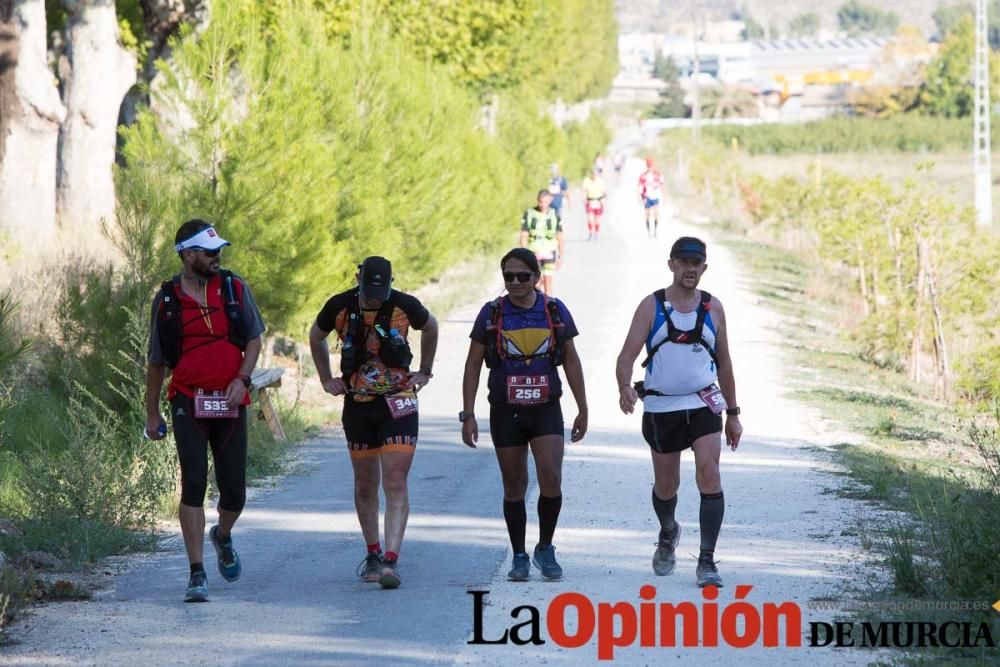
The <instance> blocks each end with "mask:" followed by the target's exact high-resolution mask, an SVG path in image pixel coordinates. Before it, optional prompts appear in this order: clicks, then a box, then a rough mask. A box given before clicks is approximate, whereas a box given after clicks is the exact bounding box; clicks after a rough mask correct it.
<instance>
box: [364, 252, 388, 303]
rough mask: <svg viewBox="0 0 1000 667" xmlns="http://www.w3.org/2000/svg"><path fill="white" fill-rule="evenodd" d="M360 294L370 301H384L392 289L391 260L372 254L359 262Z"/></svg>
mask: <svg viewBox="0 0 1000 667" xmlns="http://www.w3.org/2000/svg"><path fill="white" fill-rule="evenodd" d="M360 269H361V276H360V281H359V286H360V288H361V296H363V297H364V298H365V299H368V300H371V301H385V300H386V299H388V298H389V292H390V290H391V289H392V262H390V261H389V260H387V259H386V258H385V257H378V256H372V257H368V258H367V259H365V261H364V262H362V263H361V266H360Z"/></svg>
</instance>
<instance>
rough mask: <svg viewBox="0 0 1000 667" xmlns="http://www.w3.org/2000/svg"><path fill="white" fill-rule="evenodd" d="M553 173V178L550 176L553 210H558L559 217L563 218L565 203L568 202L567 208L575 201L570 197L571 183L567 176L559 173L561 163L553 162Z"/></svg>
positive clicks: (551, 171)
mask: <svg viewBox="0 0 1000 667" xmlns="http://www.w3.org/2000/svg"><path fill="white" fill-rule="evenodd" d="M549 171H550V173H551V175H552V176H551V178H549V187H548V190H549V193H550V194H551V195H552V210H554V211H555V212H556V215H557V216H559V219H560V220H562V211H563V204H564V203H565V204H566V208H567V209H569V208H570V207H571V206H572V205H573V202H572V201H570V198H569V183H567V182H566V179H565V177H563V176H562V174H560V173H559V165H557V164H552V165H551V166H550V167H549Z"/></svg>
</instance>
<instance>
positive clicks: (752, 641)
mask: <svg viewBox="0 0 1000 667" xmlns="http://www.w3.org/2000/svg"><path fill="white" fill-rule="evenodd" d="M752 591H753V586H750V585H739V586H736V587H735V590H734V599H733V601H732V602H729V603H728V604H724V605H720V603H719V602H718V599H719V589H718V588H716V587H715V586H707V587H705V588H703V589H702V601H701V603H700V604H696V603H694V602H690V601H687V602H669V601H657V600H656V588H655V587H654V586H651V585H646V586H642V587H641V588H640V589H639V602H638V603H636V602H632V601H617V602H594V601H593V600H591V599H590V598H589V597H587V596H586V595H584V594H583V593H575V592H566V593H560V594H558V595H556V596H555V597H554V598H552V600H551V601H550V602H549V604H548V605H547V606H546V607H545V610H544V614H543V613H542V610H540V609H539V608H538V607H535V606H534V605H527V604H526V605H519V606H517V607H514V608H513V609H511V610H510V617H511V619H512V621H513V623H512V624H511V625H510V626H509V627H507V628H505V629H504V630H503V631H502V632H499V633H498V634H494V635H491V636H487V635H486V632H485V630H484V627H483V626H484V614H485V611H484V607H485V606H486V603H485V598H486V596H487V595H489V591H488V590H468V591H467V593H468V594H469V595H471V596H472V639H470V640H469V641H468V643H469V644H475V645H497V646H525V645H528V644H532V645H535V646H541V645H544V644H546V643H547V642H549V641H551V642H552V643H553V644H555V645H557V646H559V647H562V648H569V649H579V648H582V647H584V646H586V645H587V644H588V643H590V642H591V641H592V640H593V639H594V638H595V637H596V648H597V658H598V659H599V660H613V659H614V655H615V650H616V649H619V648H626V647H633V646H636V645H638V646H639V647H641V648H674V647H678V646H680V647H685V648H697V647H700V648H706V649H711V648H715V647H718V646H731V647H734V648H749V647H751V646H755V645H760V646H764V647H767V648H776V647H779V646H783V647H788V648H824V647H837V648H844V647H859V648H941V647H945V648H956V647H966V648H976V647H982V648H995V646H996V643H995V641H994V638H993V635H992V632H991V631H990V625H989V623H988V622H986V621H982V622H979V623H975V622H967V621H961V622H959V621H949V622H944V623H938V622H929V621H907V622H895V621H894V622H882V623H871V622H868V621H864V622H857V623H855V622H837V623H826V622H822V621H813V622H810V623H809V633H808V639H809V641H808V644H805V645H803V639H804V636H805V635H804V633H803V631H802V609H801V607H800V606H799V605H798V604H797V603H795V602H791V601H787V600H786V601H784V602H780V603H775V602H764V603H762V604H759V605H755V604H754V603H752V602H750V601H748V599H747V598H748V597H749V596H750V593H751V592H752ZM994 607H995V608H997V611H998V612H1000V602H997V604H996V605H994ZM543 628H544V634H545V635H546V636H547V639H546V638H544V637H543ZM678 628H679V629H678Z"/></svg>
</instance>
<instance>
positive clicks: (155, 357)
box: [146, 290, 166, 365]
mask: <svg viewBox="0 0 1000 667" xmlns="http://www.w3.org/2000/svg"><path fill="white" fill-rule="evenodd" d="M162 300H163V297H162V295H161V293H160V291H159V290H157V292H156V296H155V297H153V306H152V308H151V309H150V313H149V350H148V351H147V353H146V361H148V362H149V363H151V364H159V365H163V364H164V363H166V362H165V360H164V359H163V348H162V347H161V346H160V332H159V331H158V330H157V327H156V315H157V313H159V311H160V302H161V301H162Z"/></svg>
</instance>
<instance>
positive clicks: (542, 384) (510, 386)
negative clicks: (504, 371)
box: [507, 375, 549, 405]
mask: <svg viewBox="0 0 1000 667" xmlns="http://www.w3.org/2000/svg"><path fill="white" fill-rule="evenodd" d="M548 402H549V376H548V375H509V376H507V403H508V404H509V405H541V404H542V403H548Z"/></svg>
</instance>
